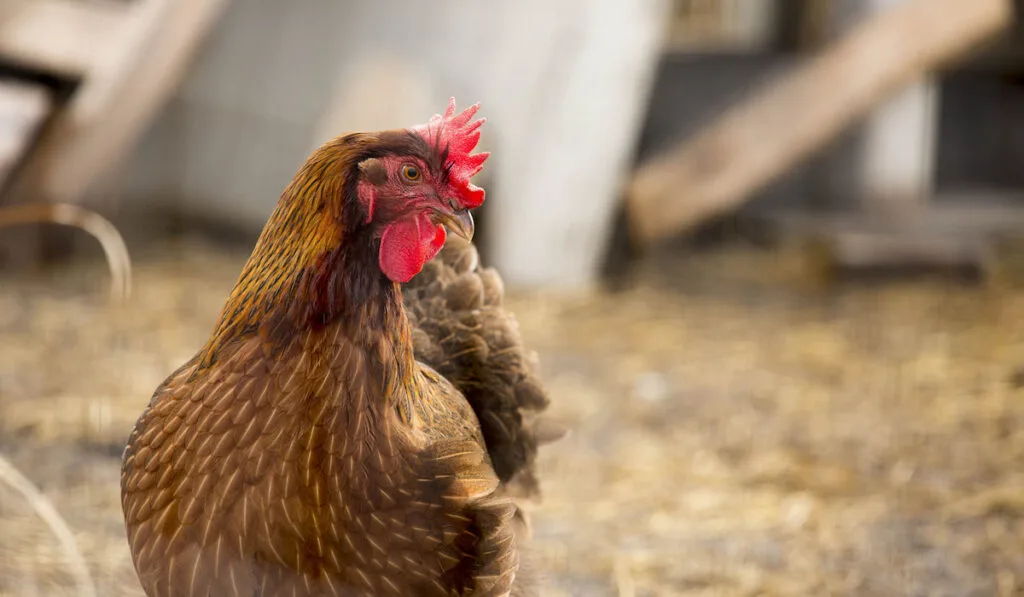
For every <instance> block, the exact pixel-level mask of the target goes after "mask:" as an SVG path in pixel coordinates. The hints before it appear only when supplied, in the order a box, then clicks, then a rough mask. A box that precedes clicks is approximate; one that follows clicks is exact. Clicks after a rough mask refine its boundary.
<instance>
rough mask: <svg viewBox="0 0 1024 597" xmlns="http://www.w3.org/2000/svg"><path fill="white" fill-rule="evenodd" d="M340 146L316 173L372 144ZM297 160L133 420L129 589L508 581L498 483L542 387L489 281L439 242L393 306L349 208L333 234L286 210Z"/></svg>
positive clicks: (529, 455)
mask: <svg viewBox="0 0 1024 597" xmlns="http://www.w3.org/2000/svg"><path fill="white" fill-rule="evenodd" d="M339 143H341V145H340V147H341V149H337V148H334V151H335V153H334V154H330V155H331V156H332V157H331V159H332V160H334V161H333V162H332V164H333V165H334V166H335V167H337V168H340V169H342V171H343V172H348V173H349V175H350V176H356V175H355V174H354V172H355V170H354V164H355V163H356V162H357V160H356V159H355V157H359V158H361V159H365V155H366V154H367V152H373V151H377V150H376V149H375V147H376V146H375V145H373V141H372V140H371V141H363V140H356V141H352V140H342V141H341V142H339ZM350 146H351V147H350ZM367 148H369V149H367ZM357 150H358V151H362V152H363V154H359V153H357ZM346 151H351V152H354V153H353V155H354V156H355V157H353V155H349V154H348V153H346ZM371 155H376V154H372V153H371ZM349 162H353V164H349ZM309 164H312V165H313V166H314V167H317V166H318V165H321V164H322V162H321V161H318V160H317V159H311V161H310V162H309V163H308V164H307V168H306V170H304V171H303V172H300V175H299V176H298V177H297V178H296V181H295V182H293V184H292V186H291V187H290V190H291V192H289V191H286V196H285V199H283V200H282V204H281V205H282V207H279V209H278V211H277V212H275V215H274V216H272V219H271V221H270V222H269V223H268V225H267V228H265V230H264V234H263V235H262V236H261V239H260V242H259V243H258V244H257V247H256V249H255V250H254V252H253V257H252V258H251V259H250V261H249V264H247V266H246V269H245V270H244V271H243V273H242V277H241V278H240V281H239V284H238V285H237V286H236V289H235V291H234V292H233V294H232V297H231V298H229V300H228V302H227V304H226V306H225V309H224V313H223V315H222V318H221V323H220V324H219V325H218V329H217V331H216V332H215V334H214V335H213V337H212V338H211V340H210V342H209V343H208V344H207V346H205V347H204V348H203V350H201V351H200V352H199V353H198V354H197V355H196V356H195V357H194V358H193V359H192V360H191V361H189V362H188V363H186V364H185V365H184V366H183V367H182V368H180V369H179V370H178V371H176V372H175V373H173V374H172V375H171V376H170V377H169V378H168V379H167V380H166V381H165V382H164V383H163V384H162V385H161V386H160V387H159V388H158V389H157V391H156V393H155V394H154V396H153V399H152V400H151V402H150V405H149V407H148V408H147V409H146V410H145V412H144V413H143V415H142V416H141V417H140V419H139V421H138V423H137V425H136V427H135V429H134V431H133V432H132V435H131V438H130V440H129V444H128V447H127V449H126V451H125V456H124V471H123V476H122V506H123V509H124V513H125V520H126V527H127V531H128V539H129V545H130V546H131V548H132V554H133V559H134V563H135V567H136V570H137V572H138V574H139V577H140V580H141V582H142V585H143V588H144V589H145V591H146V593H147V595H149V596H150V597H157V596H160V597H166V596H188V597H192V596H199V595H201V596H204V597H206V596H213V595H216V596H222V595H223V596H244V597H251V596H271V595H273V596H277V595H295V596H314V595H316V596H321V595H322V596H346V597H370V596H386V595H387V596H390V595H395V596H398V595H403V596H414V595H415V596H420V595H422V596H424V597H430V596H438V597H441V596H446V597H447V596H452V595H465V596H480V597H485V596H499V595H509V594H510V593H511V594H516V595H520V594H523V592H524V588H525V586H526V585H525V583H524V582H523V581H522V580H521V579H520V580H517V573H518V569H519V566H518V562H519V554H518V542H517V539H518V538H519V536H520V533H521V532H522V527H521V524H520V523H521V520H522V516H521V514H520V513H519V512H518V509H517V507H516V505H515V504H514V503H512V502H511V501H510V500H509V499H508V498H507V497H503V496H504V495H505V494H507V493H508V492H507V491H506V489H508V484H510V483H516V484H519V485H520V486H521V487H523V488H525V490H526V491H527V492H531V491H532V490H533V489H534V488H535V481H534V479H533V473H532V463H533V456H534V454H535V451H536V443H537V440H538V437H537V435H536V434H535V433H534V431H533V426H532V425H533V419H532V417H533V414H532V413H534V412H538V411H540V410H542V409H543V408H544V407H545V406H546V404H547V398H546V397H545V396H544V393H543V391H542V390H541V388H540V385H539V384H538V383H537V382H536V379H535V378H534V377H533V374H532V372H531V369H530V364H529V362H528V359H527V358H526V355H525V353H524V352H523V349H522V345H521V343H520V341H519V336H518V333H517V331H516V329H515V324H514V320H513V319H512V318H511V317H510V316H509V315H508V314H506V313H505V312H504V310H503V309H502V308H501V285H500V279H498V278H497V276H496V274H494V272H493V271H491V270H484V269H481V268H479V266H478V263H477V258H476V251H475V249H474V248H473V247H472V245H471V244H468V243H464V242H452V243H450V244H449V246H448V247H447V248H446V249H445V250H444V251H443V252H442V253H441V255H440V256H439V257H438V258H437V259H435V260H434V261H433V262H431V263H428V264H427V265H426V267H425V268H424V270H423V272H422V273H421V275H420V277H419V278H417V279H415V280H414V282H413V283H412V284H410V285H409V286H407V287H406V288H405V289H404V300H403V294H402V293H403V290H402V289H400V287H399V286H398V285H397V284H395V283H393V282H392V281H390V280H387V279H386V277H384V276H382V275H381V271H380V269H379V266H378V265H377V259H375V255H374V254H373V252H374V251H376V250H378V249H379V243H377V242H374V238H376V237H374V236H373V234H372V232H373V229H372V227H370V226H366V227H362V226H361V225H360V226H352V225H351V224H350V223H351V222H352V221H362V220H363V219H365V216H364V215H363V214H362V213H360V212H359V211H358V209H357V207H353V206H352V205H353V201H352V198H351V197H346V199H347V202H346V203H345V204H344V206H343V207H342V209H341V216H342V217H339V218H337V220H340V221H341V222H343V223H348V224H347V225H346V226H337V223H336V221H334V220H330V219H327V220H325V219H324V218H323V217H321V216H318V215H316V214H317V213H318V212H317V211H316V210H313V211H312V213H310V211H308V210H306V209H305V208H303V209H298V208H296V207H295V206H294V205H293V204H294V203H295V202H294V201H293V200H292V199H289V198H290V197H293V196H297V197H302V196H301V195H300V194H299V193H297V192H296V189H305V188H307V187H308V185H310V184H311V183H310V181H309V168H310V166H309ZM346 167H347V168H348V170H345V168H346ZM304 174H305V175H304ZM325 184H326V183H325ZM337 185H340V186H341V187H343V188H350V187H346V186H345V179H344V178H342V179H341V180H340V181H339V182H338V183H337ZM327 186H328V188H330V189H333V188H335V187H334V186H330V185H329V184H328V185H327ZM314 205H315V202H314ZM364 228H365V229H364ZM299 241H301V243H300V245H299V246H296V245H295V243H296V242H299ZM310 247H312V249H311V248H310ZM321 247H323V248H322V249H321ZM407 312H408V313H407ZM410 315H411V316H412V321H411V322H410ZM417 359H419V360H417ZM432 366H433V367H436V368H437V369H434V368H432ZM439 371H440V372H439ZM442 373H443V374H444V375H442Z"/></svg>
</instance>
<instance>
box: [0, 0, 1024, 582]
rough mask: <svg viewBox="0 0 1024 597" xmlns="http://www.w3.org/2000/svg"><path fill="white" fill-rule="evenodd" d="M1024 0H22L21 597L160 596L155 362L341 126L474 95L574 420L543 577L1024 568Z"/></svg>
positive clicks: (2, 358) (486, 219)
mask: <svg viewBox="0 0 1024 597" xmlns="http://www.w3.org/2000/svg"><path fill="white" fill-rule="evenodd" d="M1015 4H1017V3H1015V2H1010V1H1009V0H561V1H558V2H552V1H550V0H548V1H540V0H522V1H520V2H515V3H512V2H505V3H494V2H472V1H470V0H436V1H435V2H431V3H426V2H401V1H398V0H381V1H378V2H372V3H371V2H347V1H343V0H295V1H292V2H280V1H278V0H233V1H231V0H0V457H2V458H0V595H3V596H8V595H10V596H19V597H20V596H36V595H39V596H50V595H86V596H88V595H101V596H107V595H109V596H136V597H138V596H140V595H141V594H142V593H141V589H140V588H139V587H138V584H137V581H136V579H135V576H134V571H133V569H132V565H131V560H130V556H129V553H128V548H127V544H126V541H125V538H124V530H123V523H122V518H121V512H120V505H119V470H120V456H121V451H122V448H123V446H124V443H125V441H126V439H127V435H128V432H129V430H130V429H131V426H132V425H133V423H134V421H135V419H136V418H137V417H138V415H139V414H140V413H141V411H142V409H143V408H144V406H145V405H146V404H147V403H148V400H149V397H150V396H151V394H152V392H153V390H154V388H155V387H156V386H157V385H158V384H159V383H160V382H161V381H162V380H163V379H164V378H165V377H166V376H167V375H168V374H169V373H170V372H171V371H173V370H174V369H176V368H177V367H178V366H179V365H180V364H181V363H182V362H184V361H186V360H187V359H188V358H190V357H191V356H192V354H193V353H194V351H195V350H196V349H197V348H198V347H199V346H200V345H201V344H202V343H203V342H204V340H205V339H206V337H207V335H208V334H209V333H210V331H211V326H212V325H213V323H214V321H215V318H216V317H217V315H218V312H219V309H220V306H221V304H222V301H223V300H224V298H225V296H226V294H227V292H228V291H229V289H230V288H231V286H232V285H233V283H234V281H235V278H236V276H237V274H238V271H239V268H240V267H241V264H242V263H243V262H244V260H245V259H246V257H247V255H248V251H249V250H251V248H252V244H253V242H254V241H255V238H256V236H257V235H258V233H259V231H260V228H261V226H262V223H263V222H264V220H265V218H266V217H267V215H268V214H269V213H270V211H271V210H272V208H273V206H274V204H275V203H276V201H277V198H278V196H279V194H280V191H281V189H282V188H283V187H284V186H285V185H286V184H287V182H288V181H289V180H290V178H291V176H292V175H293V173H294V172H295V170H296V169H297V168H298V166H299V165H300V164H301V162H302V161H303V159H304V158H305V157H306V155H308V153H309V152H310V151H312V150H313V149H314V148H315V147H316V146H317V145H318V144H320V143H321V142H323V141H324V140H326V139H329V138H330V137H332V136H335V135H337V134H341V133H343V132H346V131H350V130H377V129H382V128H395V127H401V126H408V125H412V124H415V123H418V122H423V121H425V120H426V119H427V118H429V116H430V115H431V114H433V113H435V112H438V111H441V110H443V108H444V106H445V103H446V101H447V98H448V97H449V96H455V97H456V98H457V99H458V100H459V102H460V103H462V104H468V103H471V102H474V101H481V102H482V106H483V107H482V114H483V115H485V116H487V118H488V123H487V125H486V126H485V129H484V135H483V141H482V143H483V145H485V146H486V147H485V148H486V149H488V150H490V151H492V152H493V157H492V158H491V160H490V161H489V162H488V169H487V170H485V171H484V172H483V173H481V175H480V177H479V178H480V180H479V182H480V183H481V184H483V185H484V186H486V187H487V189H488V203H487V204H486V205H485V206H484V207H483V208H482V209H481V210H480V211H481V213H480V214H479V218H478V221H479V225H478V239H477V241H478V244H479V246H480V249H481V253H482V255H483V257H484V259H485V261H486V262H488V263H489V264H492V265H495V266H496V267H497V268H498V269H499V271H500V272H501V274H502V275H503V277H504V279H505V281H506V286H507V290H508V295H509V296H508V304H509V307H510V309H512V310H513V311H515V313H516V314H517V317H518V319H519V322H520V325H521V329H522V333H523V335H524V338H525V341H526V343H527V344H528V345H529V346H530V347H532V348H534V349H536V350H537V351H538V352H539V355H540V363H541V373H542V376H543V379H544V381H545V382H546V383H547V385H548V386H549V388H550V392H551V394H552V396H553V405H552V407H551V411H552V412H553V414H554V415H556V416H557V417H558V418H560V419H562V420H564V421H566V422H567V423H568V424H569V426H570V427H571V429H572V433H571V435H570V436H569V437H567V438H566V439H564V440H562V441H560V442H559V443H557V444H555V445H553V446H549V447H548V448H547V449H546V450H544V451H543V453H542V456H541V461H540V468H541V473H542V480H543V489H544V499H543V501H542V503H540V504H539V505H537V506H535V507H533V508H532V510H533V520H534V538H533V541H532V543H531V551H532V557H533V559H535V560H536V561H537V567H538V568H539V569H540V570H542V571H543V574H544V585H545V586H544V591H543V595H551V596H556V597H557V596H569V595H573V596H582V597H603V596H621V597H639V596H676V595H686V596H691V595H694V596H695V595H728V596H731V595H744V596H754V595H766V596H767V595H815V596H816V595H851V596H852V595H872V596H874V595H878V596H889V595H922V596H924V595H928V596H940V595H941V596H950V597H959V596H979V597H980V596H989V595H991V596H1010V595H1022V594H1024V429H1022V425H1024V389H1022V388H1024V287H1022V284H1024V82H1022V81H1024V79H1022V75H1024V36H1022V34H1021V25H1020V17H1019V16H1018V9H1019V8H1021V7H1020V6H1015ZM97 239H98V240H99V242H97ZM122 241H123V242H124V243H125V244H126V246H127V254H128V255H130V259H131V277H130V279H129V278H127V277H126V276H125V270H124V264H125V262H126V257H125V253H124V251H123V247H122V244H121V243H122ZM111 272H113V274H112V273H111ZM112 279H113V286H111V280H112ZM126 289H129V290H130V296H128V297H127V298H125V297H123V294H124V291H125V290H126Z"/></svg>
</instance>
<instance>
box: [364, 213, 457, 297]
mask: <svg viewBox="0 0 1024 597" xmlns="http://www.w3.org/2000/svg"><path fill="white" fill-rule="evenodd" d="M446 238H447V233H446V232H445V229H444V226H441V225H440V224H434V223H433V222H431V221H430V218H429V217H428V216H427V214H424V213H419V214H415V215H411V216H409V217H407V218H403V219H401V220H397V221H395V222H394V223H392V224H391V225H389V226H388V227H387V228H385V229H384V234H383V235H382V236H381V238H380V256H379V262H380V269H381V271H382V272H384V275H386V276H387V277H388V278H389V279H391V281H393V282H399V283H405V282H408V281H409V280H412V278H413V276H415V275H416V274H418V273H420V270H422V269H423V264H425V263H426V262H428V261H430V260H431V259H433V258H434V255H437V252H438V251H440V250H441V247H443V246H444V241H445V239H446Z"/></svg>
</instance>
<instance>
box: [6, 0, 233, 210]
mask: <svg viewBox="0 0 1024 597" xmlns="http://www.w3.org/2000/svg"><path fill="white" fill-rule="evenodd" d="M226 5H227V2H226V0H137V2H136V3H134V4H132V5H131V6H132V8H131V9H130V10H129V11H126V14H125V16H126V17H129V18H126V19H125V24H124V26H123V27H122V28H121V29H120V30H119V37H118V39H117V44H116V51H114V50H112V51H110V52H108V53H106V54H96V55H93V56H92V57H91V61H90V63H89V65H88V70H87V73H86V76H85V78H84V79H83V82H82V84H81V86H80V88H79V89H78V90H77V91H76V93H75V95H74V96H73V97H72V98H71V101H70V103H69V104H68V106H67V108H66V109H65V110H64V112H63V113H62V114H60V116H59V117H58V118H57V120H56V121H55V122H54V124H53V126H52V127H49V130H48V131H47V133H46V135H45V136H44V138H43V139H42V141H41V143H40V145H39V147H38V149H37V150H36V151H35V152H33V155H32V158H31V161H30V162H29V163H28V164H26V168H25V172H24V174H23V175H20V176H19V178H18V180H17V183H16V186H15V187H14V189H13V190H12V192H13V193H15V194H16V195H18V196H24V197H30V198H40V197H41V198H45V199H47V200H50V201H59V202H66V203H76V202H78V201H79V200H81V198H82V196H83V195H84V194H85V193H86V192H87V191H88V189H89V188H90V186H91V185H93V184H94V183H95V182H96V181H97V180H98V179H99V178H100V177H101V176H102V175H103V174H105V173H107V172H109V170H110V169H111V168H112V167H114V166H115V165H116V164H117V163H118V162H119V161H120V160H121V159H122V158H124V157H125V155H126V154H127V153H128V152H129V151H130V150H131V148H132V147H133V145H134V143H135V141H136V139H137V138H138V137H139V136H140V135H141V134H142V132H143V131H144V130H145V127H146V126H147V125H148V123H149V122H150V121H151V120H152V118H153V117H154V116H155V115H156V113H157V111H158V110H159V109H160V107H162V106H163V104H164V102H165V101H166V100H167V99H168V97H169V96H170V94H171V93H172V92H173V91H174V89H175V88H176V87H177V85H178V84H179V83H180V81H181V79H182V78H183V76H184V73H185V68H186V66H187V65H188V64H189V63H190V59H191V57H192V55H193V54H194V52H195V51H196V49H197V47H198V45H199V42H200V41H201V40H202V39H203V38H204V37H205V34H206V33H207V32H208V31H209V29H210V28H211V27H212V25H213V23H214V22H215V20H216V18H217V17H218V16H219V14H220V13H221V11H222V9H223V8H224V7H225V6H226ZM89 6H91V4H90V5H89Z"/></svg>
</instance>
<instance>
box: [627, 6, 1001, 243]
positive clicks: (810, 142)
mask: <svg viewBox="0 0 1024 597" xmlns="http://www.w3.org/2000/svg"><path fill="white" fill-rule="evenodd" d="M1011 18H1012V6H1011V2H1009V0H909V1H907V2H906V3H905V4H902V5H900V6H897V7H894V8H892V9H890V10H886V11H884V12H882V13H879V14H878V15H876V16H874V17H872V18H870V19H869V20H867V21H865V22H863V23H862V24H861V25H859V26H857V27H855V28H854V29H853V30H852V31H850V33H848V34H847V35H845V36H844V37H842V38H841V39H839V40H837V41H836V42H835V43H833V44H831V45H830V46H829V47H827V48H826V49H825V50H824V51H822V52H821V53H820V54H819V55H817V56H816V57H815V58H813V59H811V60H810V61H809V62H807V63H806V64H805V65H803V66H801V67H799V68H798V69H797V70H796V71H794V72H792V73H789V74H787V75H786V76H783V77H782V78H781V79H779V80H777V81H774V82H772V83H770V84H769V85H768V86H767V88H765V89H762V90H761V91H760V92H758V93H756V94H754V95H753V96H752V97H751V98H749V99H748V100H746V101H744V102H741V103H740V104H739V105H737V106H734V107H733V108H732V109H730V110H728V111H727V112H726V113H725V114H724V115H723V116H722V117H721V118H720V119H718V120H717V121H716V122H714V123H712V124H711V125H710V126H709V127H708V128H707V129H706V130H704V131H703V132H701V133H698V134H697V136H696V137H694V138H693V139H692V140H689V141H687V142H684V143H683V144H681V145H680V146H679V147H677V148H676V149H674V150H672V151H669V152H668V153H666V154H663V155H661V156H658V157H656V158H654V159H652V160H651V161H650V162H648V163H647V164H645V165H643V166H642V167H641V168H640V169H639V170H638V171H637V172H636V174H635V175H634V177H633V179H632V181H631V183H630V185H629V187H628V189H627V201H628V204H627V208H628V213H629V218H630V222H631V226H632V228H633V230H634V234H635V235H636V237H637V241H638V242H639V243H640V244H647V243H650V242H653V241H655V240H658V239H661V238H665V237H668V236H671V235H673V234H677V233H679V232H683V231H686V230H688V229H691V228H692V227H693V226H695V225H697V224H699V223H700V222H703V221H705V220H707V219H708V218H710V217H713V216H715V215H718V214H722V213H725V212H728V211H730V210H733V209H735V208H737V207H739V206H740V205H742V204H743V202H744V201H746V200H747V199H748V198H749V197H750V196H751V195H752V194H753V193H754V192H756V191H757V190H758V189H760V188H762V187H763V186H764V185H766V184H768V183H770V182H771V181H773V180H774V179H776V178H777V177H778V176H780V175H782V174H784V173H785V172H786V171H788V170H789V169H791V168H792V167H793V166H795V165H796V164H797V163H798V162H800V161H801V160H803V159H804V158H806V157H808V156H809V155H810V154H811V153H812V152H813V151H815V150H816V149H818V148H820V147H822V146H823V145H824V144H826V143H827V142H828V141H830V140H831V139H833V138H834V137H835V136H836V135H838V134H839V133H840V132H842V131H843V130H845V129H846V128H847V127H848V126H849V125H851V124H852V123H853V122H855V121H856V119H857V118H859V117H862V116H864V115H865V114H866V113H867V112H868V111H869V110H870V109H871V108H872V107H874V106H875V105H877V104H878V103H879V102H881V101H883V100H885V99H888V98H889V97H891V96H892V95H893V94H894V93H895V92H897V91H899V90H900V89H901V88H902V87H903V86H905V85H907V84H909V83H912V82H914V81H915V80H918V79H920V78H921V77H922V76H923V75H924V74H925V73H928V72H929V71H931V70H933V69H935V68H937V67H939V66H941V65H943V64H945V63H947V62H948V61H950V60H951V59H953V58H956V57H958V56H960V55H961V54H963V53H965V52H966V51H968V50H969V49H971V48H972V47H973V46H975V45H976V44H978V43H979V42H981V41H983V40H985V39H987V38H989V37H991V36H992V35H993V34H995V33H996V32H998V31H1000V30H1002V29H1003V28H1005V27H1006V26H1007V25H1008V24H1009V23H1010V21H1011Z"/></svg>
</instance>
